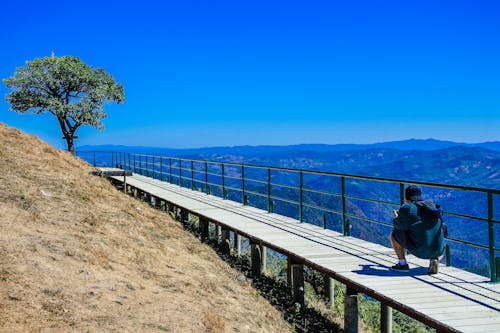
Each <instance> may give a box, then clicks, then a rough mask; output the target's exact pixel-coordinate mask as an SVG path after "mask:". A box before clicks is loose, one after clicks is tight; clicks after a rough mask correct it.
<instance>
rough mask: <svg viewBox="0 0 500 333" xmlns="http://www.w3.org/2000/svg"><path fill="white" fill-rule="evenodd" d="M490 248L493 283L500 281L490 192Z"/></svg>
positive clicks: (489, 194)
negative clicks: (496, 260)
mask: <svg viewBox="0 0 500 333" xmlns="http://www.w3.org/2000/svg"><path fill="white" fill-rule="evenodd" d="M488 243H489V244H488V247H489V252H490V277H491V278H490V279H491V282H498V281H500V277H499V276H497V269H496V262H495V223H494V222H493V193H491V192H488Z"/></svg>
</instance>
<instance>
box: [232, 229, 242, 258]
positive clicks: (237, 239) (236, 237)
mask: <svg viewBox="0 0 500 333" xmlns="http://www.w3.org/2000/svg"><path fill="white" fill-rule="evenodd" d="M234 250H235V251H236V255H237V256H240V255H241V236H240V235H239V234H238V233H236V232H235V233H234Z"/></svg>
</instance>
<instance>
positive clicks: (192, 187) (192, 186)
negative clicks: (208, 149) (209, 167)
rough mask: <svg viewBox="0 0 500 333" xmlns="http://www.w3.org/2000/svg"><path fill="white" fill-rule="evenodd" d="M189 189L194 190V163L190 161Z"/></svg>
mask: <svg viewBox="0 0 500 333" xmlns="http://www.w3.org/2000/svg"><path fill="white" fill-rule="evenodd" d="M191 189H192V190H194V189H195V185H194V161H193V160H191Z"/></svg>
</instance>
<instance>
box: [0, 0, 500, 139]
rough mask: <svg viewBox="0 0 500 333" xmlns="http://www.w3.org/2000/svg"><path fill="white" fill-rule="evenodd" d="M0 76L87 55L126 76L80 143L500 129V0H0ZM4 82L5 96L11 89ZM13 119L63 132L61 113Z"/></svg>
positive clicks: (472, 133) (466, 134) (473, 135)
mask: <svg viewBox="0 0 500 333" xmlns="http://www.w3.org/2000/svg"><path fill="white" fill-rule="evenodd" d="M1 9H2V10H1V11H0V45H1V46H2V52H0V65H1V66H0V77H1V78H6V77H9V76H11V75H12V74H13V73H14V70H15V68H16V67H18V66H22V65H24V63H25V61H26V60H32V59H34V58H37V57H44V56H50V54H51V52H52V51H54V52H55V54H56V55H57V56H64V55H74V56H79V57H80V58H81V59H82V60H83V61H84V62H85V63H87V64H89V65H92V66H95V67H103V68H104V69H105V70H106V71H107V72H109V73H110V74H112V75H113V76H114V78H115V79H116V80H117V81H118V82H120V83H122V84H123V85H124V87H125V95H126V101H125V103H124V104H122V105H108V106H107V108H106V111H107V113H108V118H107V119H105V121H104V123H105V130H104V131H102V132H101V131H97V130H95V129H93V128H91V127H85V128H83V127H82V128H81V129H80V130H79V131H78V132H77V135H78V136H79V139H78V142H77V145H84V144H126V145H149V146H162V147H176V148H183V147H207V146H220V145H223V146H233V145H261V144H279V145H285V144H297V143H332V144H333V143H370V142H381V141H391V140H401V139H408V138H430V137H432V138H436V139H443V140H453V141H460V142H482V141H496V140H500V130H499V129H500V23H499V21H498V17H499V14H500V2H498V1H439V0H433V1H269V0H268V1H236V0H233V1H217V0H213V1H189V0H183V1H147V0H144V1H84V2H76V1H3V3H2V6H1ZM7 92H8V91H7V89H6V87H5V85H3V84H0V95H2V96H4V95H5V94H6V93H7ZM0 121H1V122H4V123H6V124H8V125H10V126H13V127H16V128H19V129H21V130H23V131H26V132H28V133H31V134H35V135H37V136H39V137H41V138H42V139H43V140H45V141H47V142H49V143H50V144H52V145H55V146H57V147H64V141H63V140H61V133H60V130H59V129H58V125H57V122H56V120H55V119H54V118H52V117H51V116H50V115H47V116H35V115H18V114H16V113H15V112H12V111H9V106H8V104H7V103H6V101H5V98H3V97H2V98H1V99H0Z"/></svg>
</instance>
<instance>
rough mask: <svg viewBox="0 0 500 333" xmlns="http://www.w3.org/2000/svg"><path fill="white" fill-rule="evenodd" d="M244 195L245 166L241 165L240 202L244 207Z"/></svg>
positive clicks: (245, 201)
mask: <svg viewBox="0 0 500 333" xmlns="http://www.w3.org/2000/svg"><path fill="white" fill-rule="evenodd" d="M246 199H247V198H246V195H245V166H244V165H241V202H242V203H243V206H246V204H247V200H246Z"/></svg>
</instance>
